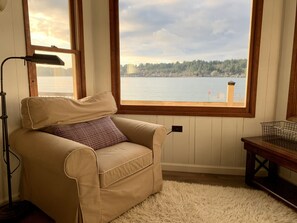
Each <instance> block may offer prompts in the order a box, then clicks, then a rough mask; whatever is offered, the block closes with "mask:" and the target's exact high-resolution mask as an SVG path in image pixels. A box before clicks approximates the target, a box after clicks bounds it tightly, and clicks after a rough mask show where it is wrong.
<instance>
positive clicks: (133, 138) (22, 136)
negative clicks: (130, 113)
mask: <svg viewBox="0 0 297 223" xmlns="http://www.w3.org/2000/svg"><path fill="white" fill-rule="evenodd" d="M105 96H106V95H105ZM108 97H110V96H108ZM91 101H93V99H92V100H91ZM107 101H108V104H110V101H109V100H107ZM89 102H90V101H89ZM24 103H27V104H26V105H24ZM24 103H23V107H30V106H31V105H28V101H25V102H24ZM71 103H72V102H71ZM96 103H97V102H96ZM100 103H101V101H100ZM32 104H34V105H32V106H36V103H35V102H34V103H32ZM82 104H83V106H85V105H86V106H89V105H90V103H85V102H84V101H83V102H82ZM42 106H43V107H44V104H43V105H42ZM65 106H66V105H65ZM78 106H80V107H83V106H82V105H81V104H79V105H78ZM112 106H114V104H113V105H112ZM95 107H96V106H95ZM22 109H23V108H22ZM26 109H28V108H26ZM30 109H31V108H30ZM39 109H40V108H39ZM48 109H49V108H46V110H47V113H48V114H51V111H49V110H48ZM56 109H57V108H56ZM59 109H60V108H59ZM61 109H63V108H61ZM96 109H97V108H96ZM86 110H87V111H89V110H88V109H86ZM97 110H98V109H97ZM111 110H112V109H111ZM109 112H110V111H109ZM109 112H106V111H104V112H102V111H100V114H101V115H102V114H103V116H106V113H109ZM113 112H114V110H113V111H112V112H111V113H113ZM22 113H23V119H26V115H28V114H26V112H24V111H23V112H22ZM29 113H30V119H31V120H30V121H31V124H30V125H31V127H32V128H33V129H34V126H36V123H38V125H40V126H41V127H42V126H44V125H43V124H40V123H41V122H39V121H36V120H37V119H36V120H34V118H35V117H34V115H33V113H34V112H33V110H32V109H31V111H29ZM78 113H79V112H78ZM82 113H83V115H81V116H80V117H86V116H85V114H84V112H82ZM82 113H81V114H82ZM48 114H45V115H48ZM72 114H74V113H72ZM39 115H40V114H39ZM55 115H57V114H55ZM58 116H59V115H58ZM58 116H57V117H58ZM70 116H71V115H70ZM74 116H75V118H73V117H72V118H71V117H68V122H69V123H70V122H73V120H74V119H75V120H76V122H77V117H79V115H77V114H75V115H74ZM94 116H96V117H97V116H98V113H97V114H96V115H94ZM58 119H59V118H58ZM81 119H84V118H81ZM40 120H43V121H44V120H45V118H44V117H43V118H41V119H40ZM26 121H28V120H23V123H24V126H25V127H26V125H27V124H26V123H25V122H26ZM55 121H57V120H54V118H53V117H52V116H51V121H50V122H55ZM112 121H113V122H114V124H115V125H116V127H117V128H118V129H119V130H120V131H121V132H122V133H123V134H124V135H125V136H126V137H127V138H128V141H125V142H121V143H118V144H115V145H112V146H109V147H106V148H102V149H98V150H94V149H92V148H90V147H89V146H86V145H83V144H81V143H78V142H75V141H72V140H69V139H65V138H62V137H59V136H56V135H53V134H49V133H46V132H43V131H39V130H33V129H32V128H31V129H27V128H22V129H19V130H16V131H14V132H13V133H12V134H11V136H10V144H11V148H13V149H14V150H15V151H16V152H17V153H18V154H19V155H20V157H21V159H22V181H21V182H22V183H21V197H22V198H23V199H24V200H28V201H30V202H32V203H33V204H35V205H36V206H38V207H39V208H40V209H41V210H43V211H44V212H45V213H47V214H48V215H49V216H50V217H52V218H53V219H54V220H55V221H56V222H57V223H76V222H84V223H99V222H109V221H111V220H113V219H115V218H116V217H118V216H119V215H121V214H122V213H124V212H125V211H127V210H128V209H130V208H131V207H133V206H135V205H136V204H138V203H140V202H141V201H143V200H144V199H146V198H147V197H148V196H149V195H151V194H154V193H156V192H158V191H160V190H161V188H162V173H161V165H160V158H161V147H162V144H163V141H164V139H165V136H166V131H165V128H164V127H163V126H160V125H157V124H151V123H146V122H141V121H136V120H130V119H126V118H121V117H116V116H115V117H112ZM46 122H48V120H47V121H46ZM57 123H61V120H60V119H59V121H57ZM51 124H52V123H51ZM46 125H47V126H48V123H47V124H46ZM40 126H39V127H40ZM39 127H38V128H39Z"/></svg>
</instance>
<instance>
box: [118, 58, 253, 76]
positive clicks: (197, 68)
mask: <svg viewBox="0 0 297 223" xmlns="http://www.w3.org/2000/svg"><path fill="white" fill-rule="evenodd" d="M120 69H121V70H120V73H121V76H132V77H245V76H246V69H247V60H246V59H236V60H235V59H232V60H224V61H203V60H194V61H190V62H187V61H185V62H183V63H180V62H176V63H159V64H152V63H146V64H139V65H131V64H128V65H124V66H122V65H121V67H120Z"/></svg>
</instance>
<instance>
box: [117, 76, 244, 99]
mask: <svg viewBox="0 0 297 223" xmlns="http://www.w3.org/2000/svg"><path fill="white" fill-rule="evenodd" d="M229 81H234V82H236V84H235V91H234V101H244V98H245V89H246V78H214V77H211V78H210V77H176V78H175V77H171V78H168V77H167V78H166V77H165V78H162V77H156V78H150V77H121V95H122V100H154V101H194V102H195V101H199V102H224V101H226V94H227V84H228V82H229Z"/></svg>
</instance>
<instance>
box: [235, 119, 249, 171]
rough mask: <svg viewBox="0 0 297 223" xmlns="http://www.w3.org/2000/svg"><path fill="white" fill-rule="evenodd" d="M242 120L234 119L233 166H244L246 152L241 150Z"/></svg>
mask: <svg viewBox="0 0 297 223" xmlns="http://www.w3.org/2000/svg"><path fill="white" fill-rule="evenodd" d="M242 137H243V118H237V119H236V136H235V138H236V141H235V147H234V148H235V166H237V167H241V166H245V158H246V151H245V150H244V149H243V143H242V142H241V138H242Z"/></svg>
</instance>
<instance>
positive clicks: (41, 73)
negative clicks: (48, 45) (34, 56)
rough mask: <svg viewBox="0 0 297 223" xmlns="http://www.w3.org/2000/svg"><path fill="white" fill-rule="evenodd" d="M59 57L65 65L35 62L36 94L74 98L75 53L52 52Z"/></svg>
mask: <svg viewBox="0 0 297 223" xmlns="http://www.w3.org/2000/svg"><path fill="white" fill-rule="evenodd" d="M36 53H43V54H45V52H40V51H39V52H38V51H37V52H36ZM46 54H54V55H57V56H58V57H60V58H61V59H62V60H63V61H64V63H65V66H55V65H46V64H36V70H37V85H38V96H48V97H51V96H62V97H69V98H74V96H75V93H74V80H75V79H74V77H75V73H74V72H75V60H74V59H75V58H74V57H75V55H73V54H65V53H52V52H46Z"/></svg>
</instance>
